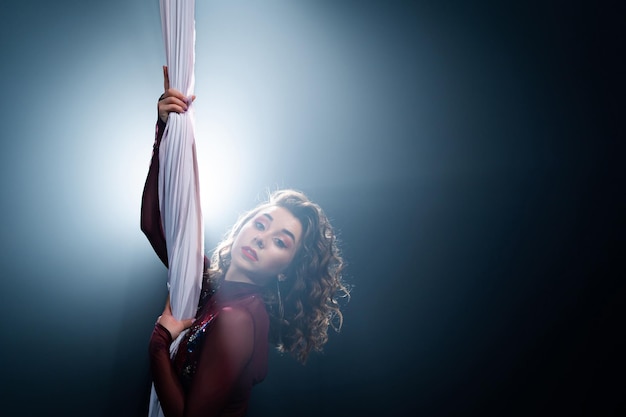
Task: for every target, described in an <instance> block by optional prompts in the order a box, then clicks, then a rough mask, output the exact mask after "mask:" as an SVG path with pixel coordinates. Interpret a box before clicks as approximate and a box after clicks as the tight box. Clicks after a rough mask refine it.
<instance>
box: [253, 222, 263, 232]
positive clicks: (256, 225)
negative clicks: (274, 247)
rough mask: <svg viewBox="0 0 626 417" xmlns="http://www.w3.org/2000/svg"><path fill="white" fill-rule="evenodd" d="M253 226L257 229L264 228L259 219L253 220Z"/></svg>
mask: <svg viewBox="0 0 626 417" xmlns="http://www.w3.org/2000/svg"><path fill="white" fill-rule="evenodd" d="M254 227H255V228H257V229H258V230H265V225H264V224H263V223H261V222H259V221H255V222H254Z"/></svg>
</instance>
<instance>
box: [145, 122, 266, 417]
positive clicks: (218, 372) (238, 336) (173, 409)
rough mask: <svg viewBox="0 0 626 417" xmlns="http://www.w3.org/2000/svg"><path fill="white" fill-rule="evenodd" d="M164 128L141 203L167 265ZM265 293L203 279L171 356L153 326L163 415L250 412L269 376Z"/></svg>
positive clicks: (165, 338) (153, 360)
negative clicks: (254, 393) (256, 388)
mask: <svg viewBox="0 0 626 417" xmlns="http://www.w3.org/2000/svg"><path fill="white" fill-rule="evenodd" d="M164 127H165V124H163V123H162V122H161V121H160V120H159V122H158V123H157V129H156V139H155V142H154V149H153V153H152V160H151V163H150V169H149V171H148V177H147V179H146V184H145V187H144V191H143V198H142V202H141V229H142V231H143V232H144V233H145V234H146V236H147V237H148V240H149V241H150V244H151V245H152V247H153V248H154V250H155V252H156V254H157V255H158V257H159V258H160V259H161V261H162V262H163V263H164V264H165V266H168V260H167V247H166V243H165V237H164V234H163V229H162V227H161V215H160V212H159V201H158V172H159V152H158V149H159V145H160V142H161V138H162V136H163V131H164ZM207 267H208V260H207V258H206V257H205V269H206V268H207ZM260 290H261V288H260V287H258V286H256V285H253V284H246V283H241V282H231V281H224V280H222V282H221V283H220V284H219V286H218V288H214V287H213V286H212V284H211V283H210V282H209V281H208V280H203V283H202V292H201V295H200V301H199V303H198V310H197V313H196V317H195V321H194V323H193V325H192V326H191V328H190V329H189V331H188V332H187V333H186V335H185V336H184V338H183V340H182V341H181V343H180V345H179V347H178V350H177V352H176V354H175V356H174V358H173V359H171V358H170V353H169V346H170V344H171V343H172V338H171V335H170V333H169V332H168V331H167V329H166V328H165V327H163V326H161V325H160V324H156V325H155V328H154V331H153V332H152V337H151V338H150V348H149V351H150V367H151V371H152V378H153V381H154V386H155V389H156V392H157V395H158V397H159V401H160V402H161V408H162V409H163V413H164V414H165V416H167V417H170V416H172V417H173V416H176V417H179V416H180V417H182V416H186V417H191V416H203V417H209V416H244V415H245V414H246V410H247V407H248V400H249V398H250V391H251V389H252V386H253V385H255V384H257V383H259V382H261V381H262V380H263V379H264V378H265V376H266V374H267V360H268V359H267V355H268V330H269V319H268V316H267V311H266V309H265V304H264V302H263V298H262V296H261V294H260Z"/></svg>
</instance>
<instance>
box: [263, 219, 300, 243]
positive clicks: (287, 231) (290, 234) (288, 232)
mask: <svg viewBox="0 0 626 417" xmlns="http://www.w3.org/2000/svg"><path fill="white" fill-rule="evenodd" d="M263 215H264V216H265V217H267V218H268V219H270V221H273V220H274V218H273V217H272V216H270V215H269V214H268V213H263ZM283 232H284V233H285V234H286V235H287V236H289V237H290V238H291V240H293V242H294V243H295V242H296V237H295V236H294V235H293V233H291V232H290V231H289V230H287V229H283Z"/></svg>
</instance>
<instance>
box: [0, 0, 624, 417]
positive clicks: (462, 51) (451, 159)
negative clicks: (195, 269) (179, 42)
mask: <svg viewBox="0 0 626 417" xmlns="http://www.w3.org/2000/svg"><path fill="white" fill-rule="evenodd" d="M259 3H260V2H259ZM503 3H505V2H487V1H479V2H417V1H416V2H399V1H348V0H342V1H314V2H313V1H308V2H305V1H301V2H300V1H299V2H288V1H271V2H263V4H256V3H255V4H254V5H249V4H244V3H243V2H234V1H229V2H217V1H215V2H208V1H201V2H198V5H197V10H196V19H197V22H196V27H197V32H198V38H197V44H196V54H197V62H196V80H197V81H196V90H197V95H198V100H197V101H196V106H197V109H196V111H197V113H196V117H197V119H198V131H197V137H198V139H199V147H202V143H203V142H200V140H203V141H206V142H207V145H205V146H207V147H211V146H212V148H210V150H209V151H206V153H207V154H209V155H208V156H207V157H206V160H205V161H204V163H203V169H204V170H205V173H204V176H203V178H204V177H206V178H211V179H212V181H214V185H211V186H209V187H208V189H209V190H211V193H210V195H209V193H208V192H205V193H204V194H203V198H205V199H206V201H208V203H206V204H204V207H205V211H206V216H205V217H206V228H207V239H206V247H207V252H209V251H210V249H211V248H212V247H213V246H214V245H215V243H216V242H217V240H218V239H219V236H220V235H221V234H222V233H223V232H224V231H225V230H226V227H228V226H229V224H230V223H232V221H233V220H234V219H235V218H236V216H237V214H238V212H240V211H242V210H244V209H246V208H249V207H251V206H252V205H254V204H255V203H256V202H257V201H258V197H259V196H261V195H262V194H263V191H264V189H265V188H276V187H279V186H280V187H282V186H289V187H295V188H299V189H302V190H303V191H305V192H307V193H308V194H309V195H310V196H311V197H312V198H313V199H314V200H315V201H317V202H318V203H320V205H322V206H323V207H324V208H325V210H326V212H327V213H328V215H329V216H330V217H331V219H332V220H333V223H334V225H335V227H336V228H337V229H338V230H339V232H340V237H341V240H342V242H343V251H344V255H345V257H346V259H347V260H348V262H349V265H348V268H347V270H346V278H347V279H348V280H349V281H350V282H351V283H352V284H354V289H353V293H352V300H351V301H350V303H349V304H348V305H347V307H346V309H345V324H344V327H343V330H342V332H341V333H340V334H339V335H337V334H331V336H330V341H329V342H328V344H327V346H326V349H325V351H324V353H323V354H319V355H314V356H313V357H311V359H310V360H309V362H308V363H307V365H306V366H304V367H302V366H300V365H299V364H297V363H296V362H295V361H294V360H292V359H291V358H289V357H281V356H279V355H278V354H274V355H273V356H272V357H271V363H270V366H271V369H270V374H269V376H268V378H267V380H266V381H265V382H264V383H262V384H261V385H259V386H257V387H256V388H255V389H254V391H253V398H252V402H251V406H250V412H249V415H250V416H270V415H271V416H294V415H298V416H309V415H310V416H313V415H315V416H318V415H324V416H344V415H365V416H369V415H381V416H396V415H416V414H418V415H424V416H455V415H459V416H474V415H481V416H486V415H487V416H489V415H494V416H496V415H497V416H528V415H572V416H575V415H581V416H582V415H585V416H592V415H593V416H603V415H607V416H608V415H624V414H626V401H625V400H624V398H625V397H624V391H625V388H626V383H625V382H624V371H625V366H624V365H625V363H624V362H625V361H624V358H623V357H624V348H625V344H624V326H623V323H622V320H621V319H622V316H623V315H624V302H625V301H626V288H625V284H624V276H625V274H624V272H625V271H624V249H625V246H624V213H625V208H626V202H625V195H624V166H623V161H624V153H623V151H622V149H621V146H620V145H621V144H620V143H618V142H619V139H622V138H623V137H624V128H623V126H624V123H623V117H624V110H625V108H624V88H623V77H624V74H626V72H625V68H624V66H623V65H622V64H621V58H623V56H624V52H625V50H624V39H625V37H624V36H625V34H624V20H623V18H624V15H625V12H626V10H625V8H624V5H623V3H618V2H615V3H614V4H611V3H609V2H587V4H585V3H583V2H572V3H571V4H570V3H564V2H517V3H516V4H514V5H513V4H503ZM0 16H1V17H0V45H1V50H0V53H1V56H2V59H1V60H0V76H1V77H0V80H2V88H1V89H0V91H1V92H2V96H3V98H2V100H0V110H1V111H0V121H1V126H2V127H1V128H0V129H1V130H0V132H1V133H0V138H1V142H2V150H1V151H0V192H1V193H2V200H1V203H0V218H1V221H2V223H1V225H0V226H1V229H2V233H1V234H0V270H1V271H2V283H3V289H2V291H0V324H1V328H0V329H1V331H2V353H1V354H0V366H1V371H0V375H1V376H0V382H1V383H2V405H1V407H2V411H1V412H0V413H1V414H2V415H5V416H38V415H68V416H70V415H71V416H73V415H77V416H78V415H80V416H135V415H145V411H144V410H145V408H146V407H147V399H148V390H149V384H150V382H149V373H148V363H147V342H148V338H149V335H150V332H151V329H152V325H153V323H154V320H155V318H156V316H158V314H159V313H160V311H161V308H162V304H163V299H164V297H165V294H166V289H165V279H166V271H165V269H164V268H163V267H162V266H161V265H160V264H159V261H158V259H157V258H156V256H154V254H152V252H151V250H150V247H149V245H148V243H147V242H146V241H145V240H144V238H143V236H142V235H141V233H140V231H139V201H140V200H139V198H140V193H141V188H142V186H143V179H144V177H143V176H144V175H145V172H146V170H147V163H148V160H149V156H150V151H151V145H152V131H153V124H154V120H155V114H154V113H155V101H156V98H157V97H158V95H159V94H160V90H161V86H162V80H161V72H160V66H161V65H162V64H164V60H163V51H162V49H163V47H162V39H161V32H160V20H159V11H158V2H156V0H154V1H152V0H150V1H147V0H135V1H121V0H120V1H107V2H104V1H101V2H85V1H77V0H76V1H71V0H63V1H56V2H46V1H41V0H24V1H20V2H4V3H2V5H1V6H0ZM226 149H228V151H226ZM201 152H202V149H201ZM222 152H223V154H224V155H226V154H227V156H228V158H227V157H223V156H222ZM229 158H230V159H229ZM207 161H210V162H207ZM207 182H209V180H207ZM216 190H217V191H216Z"/></svg>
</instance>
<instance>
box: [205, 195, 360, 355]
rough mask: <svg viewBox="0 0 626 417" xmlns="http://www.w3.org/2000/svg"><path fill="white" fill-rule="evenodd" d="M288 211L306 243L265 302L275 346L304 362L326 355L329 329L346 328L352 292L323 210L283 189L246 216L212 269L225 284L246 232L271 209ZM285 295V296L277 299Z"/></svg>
mask: <svg viewBox="0 0 626 417" xmlns="http://www.w3.org/2000/svg"><path fill="white" fill-rule="evenodd" d="M276 206H278V207H282V208H285V209H287V210H288V211H289V212H290V213H291V214H293V216H294V217H296V218H297V219H298V220H299V221H300V223H301V224H302V241H301V245H300V247H299V248H298V251H297V252H296V254H295V256H294V258H293V261H292V262H291V264H290V265H289V267H288V268H287V270H286V271H285V273H284V275H285V276H286V279H285V280H284V281H283V282H278V280H276V285H277V286H278V288H273V287H274V286H273V285H268V286H267V287H266V288H265V293H264V298H265V303H266V306H267V310H268V314H269V317H270V342H271V343H273V344H274V345H275V346H276V347H277V349H278V350H279V351H280V352H288V353H290V354H291V355H293V356H294V357H295V358H296V359H297V360H298V361H299V362H301V363H303V364H304V363H305V362H306V360H307V358H308V356H309V353H310V352H311V350H315V351H321V350H322V348H323V346H324V344H325V343H326V342H327V341H328V327H332V328H333V329H334V330H335V331H337V332H338V331H339V330H340V329H341V326H342V324H343V314H342V313H341V304H342V303H340V301H341V300H342V299H345V300H347V299H349V297H350V291H349V288H348V286H347V285H346V284H345V283H344V281H343V277H342V270H343V268H344V262H343V258H342V256H341V253H340V251H339V247H338V245H337V236H336V234H335V231H334V229H333V227H332V226H331V224H330V221H329V220H328V217H326V215H325V214H324V212H323V211H322V209H321V208H320V207H319V206H318V205H317V204H315V203H313V202H311V201H310V200H309V199H308V197H307V196H306V195H305V194H304V193H302V192H300V191H295V190H290V189H289V190H278V191H274V192H273V193H271V194H270V195H269V198H268V200H267V201H266V202H264V203H262V204H260V205H258V206H257V207H256V208H254V209H252V210H250V211H248V212H247V213H244V214H242V215H241V216H240V217H239V219H238V220H237V222H236V223H235V224H234V225H233V227H232V228H231V229H230V231H229V232H228V233H227V234H226V236H225V238H224V239H223V240H222V242H221V243H220V244H218V246H217V247H216V249H215V251H214V252H213V255H212V258H211V268H210V270H209V271H208V273H209V276H210V277H211V280H215V281H217V280H220V279H221V278H223V277H224V275H225V274H226V271H227V270H228V268H229V266H230V261H231V253H230V250H231V247H232V245H233V242H234V240H235V237H236V236H237V234H238V233H239V231H240V230H241V228H242V227H243V226H244V225H245V224H246V223H247V222H248V221H249V220H250V219H251V218H253V217H254V216H256V215H257V214H258V213H259V212H260V211H261V210H264V209H266V208H268V207H276ZM279 293H280V296H279V295H278V294H279Z"/></svg>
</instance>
